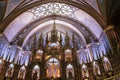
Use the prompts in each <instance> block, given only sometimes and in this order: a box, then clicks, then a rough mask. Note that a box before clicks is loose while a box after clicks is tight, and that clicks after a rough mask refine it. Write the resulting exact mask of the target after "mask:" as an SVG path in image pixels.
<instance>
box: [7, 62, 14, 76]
mask: <svg viewBox="0 0 120 80" xmlns="http://www.w3.org/2000/svg"><path fill="white" fill-rule="evenodd" d="M13 73H14V65H13V64H10V65H9V67H8V69H7V71H6V74H5V77H7V78H11V77H12V76H13Z"/></svg>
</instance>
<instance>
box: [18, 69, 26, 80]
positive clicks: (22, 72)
mask: <svg viewBox="0 0 120 80" xmlns="http://www.w3.org/2000/svg"><path fill="white" fill-rule="evenodd" d="M25 74H26V70H25V69H22V68H21V69H20V70H19V73H18V79H19V80H24V79H25Z"/></svg>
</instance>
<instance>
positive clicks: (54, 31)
mask: <svg viewBox="0 0 120 80" xmlns="http://www.w3.org/2000/svg"><path fill="white" fill-rule="evenodd" d="M57 40H58V36H57V30H56V25H55V21H54V24H53V30H52V31H51V41H52V42H56V41H57Z"/></svg>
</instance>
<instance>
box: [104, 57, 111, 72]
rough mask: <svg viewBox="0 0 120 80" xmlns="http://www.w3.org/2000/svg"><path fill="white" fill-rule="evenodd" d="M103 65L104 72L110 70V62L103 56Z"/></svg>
mask: <svg viewBox="0 0 120 80" xmlns="http://www.w3.org/2000/svg"><path fill="white" fill-rule="evenodd" d="M103 66H104V69H105V71H106V72H108V71H111V70H112V66H111V64H110V62H109V60H108V58H107V57H104V58H103Z"/></svg>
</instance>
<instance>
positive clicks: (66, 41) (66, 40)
mask: <svg viewBox="0 0 120 80" xmlns="http://www.w3.org/2000/svg"><path fill="white" fill-rule="evenodd" d="M65 46H66V47H67V48H70V37H69V36H68V32H67V31H66V38H65Z"/></svg>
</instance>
